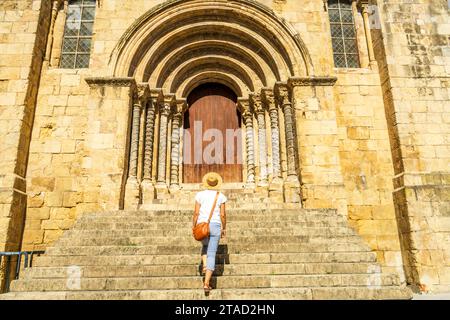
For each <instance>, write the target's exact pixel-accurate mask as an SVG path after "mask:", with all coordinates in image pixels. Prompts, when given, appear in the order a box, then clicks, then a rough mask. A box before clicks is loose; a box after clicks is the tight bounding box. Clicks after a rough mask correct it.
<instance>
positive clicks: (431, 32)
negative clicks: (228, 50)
mask: <svg viewBox="0 0 450 320" xmlns="http://www.w3.org/2000/svg"><path fill="white" fill-rule="evenodd" d="M22 2H23V7H16V5H15V4H14V6H13V5H12V4H11V3H22ZM22 2H20V1H19V2H18V1H11V2H9V1H6V2H2V3H1V4H0V10H5V9H8V10H9V11H6V13H2V12H3V11H0V21H2V22H0V23H1V24H0V37H1V38H0V39H1V41H2V43H1V44H0V45H2V46H5V47H4V50H1V52H2V53H0V89H1V90H0V95H1V99H0V100H1V101H0V108H4V110H6V111H3V112H2V113H1V115H0V121H2V125H1V126H0V130H4V131H0V132H1V134H0V139H6V140H7V141H3V140H0V143H1V145H2V146H3V148H6V146H8V147H7V148H8V149H5V152H3V151H2V159H3V153H4V154H7V155H8V156H11V158H10V159H9V158H6V159H5V166H2V168H1V169H0V170H1V171H0V175H1V177H2V180H1V181H2V182H1V186H2V187H3V189H2V195H1V197H0V200H1V201H3V203H2V211H1V216H0V235H1V236H4V235H7V234H8V236H9V235H10V234H15V235H16V236H19V235H20V234H21V231H20V230H19V229H20V228H21V226H22V224H21V223H17V221H19V220H20V219H21V218H23V213H24V210H25V192H26V194H27V195H28V204H27V217H26V221H25V232H24V238H23V247H22V249H25V250H29V249H34V250H37V249H44V248H45V247H46V246H47V245H49V244H51V243H53V242H54V240H56V239H57V238H58V237H59V236H60V235H61V233H62V232H63V230H67V229H70V228H71V226H72V225H73V223H74V222H75V221H76V219H77V217H79V216H80V215H81V214H83V213H85V212H92V211H98V210H112V209H118V208H119V207H120V199H121V196H122V195H121V194H120V190H121V188H122V186H123V183H124V179H123V178H124V177H123V175H124V172H125V171H126V170H125V168H127V163H126V160H125V159H126V155H127V153H128V148H129V146H128V145H127V144H128V143H129V142H127V141H129V140H130V139H129V135H130V132H128V131H129V128H128V125H129V123H130V121H131V120H130V116H131V115H130V112H131V105H130V103H131V100H132V99H131V94H132V91H133V86H134V84H133V83H132V81H130V80H126V79H123V81H124V82H121V83H115V84H114V85H113V86H112V87H111V86H106V85H105V82H104V81H106V80H105V79H104V80H98V79H97V80H89V81H90V86H89V85H88V83H87V82H86V79H88V78H90V77H106V76H108V75H110V74H111V73H112V72H111V70H110V66H109V61H110V56H111V53H112V51H113V49H114V47H115V46H116V44H117V41H118V40H119V39H120V37H121V36H122V35H123V34H124V32H125V31H126V30H127V29H128V27H129V26H130V25H131V24H132V23H133V22H134V21H135V20H136V19H137V18H138V17H140V16H141V15H142V14H143V13H144V12H146V11H148V10H150V9H151V8H153V7H154V6H155V5H158V4H161V3H162V2H163V1H157V0H154V1H153V0H152V1H148V0H145V1H144V0H135V1H119V0H116V1H114V0H108V1H101V2H100V6H98V7H97V10H96V20H95V24H94V38H93V43H92V51H91V64H90V68H89V69H83V70H65V69H59V68H58V67H57V66H58V60H59V55H60V46H61V37H62V32H63V28H64V19H65V17H64V15H63V14H62V10H61V11H59V14H58V17H57V19H56V21H55V29H54V37H53V47H52V49H51V55H49V52H47V55H49V56H50V57H51V59H50V62H49V63H47V62H46V63H45V64H44V67H43V72H42V75H41V76H40V75H39V72H37V71H38V70H40V69H41V68H40V64H39V63H38V61H40V59H42V55H43V54H45V52H44V51H45V50H43V48H45V47H46V46H45V42H44V40H46V39H45V38H46V37H45V36H40V37H39V38H38V41H37V42H36V46H35V41H34V39H35V35H34V33H35V32H36V29H37V28H38V27H37V17H38V14H39V9H40V6H41V1H31V0H30V1H22ZM259 2H261V3H262V4H265V5H267V6H269V7H271V8H273V10H274V11H275V12H276V13H277V14H278V15H279V16H280V17H282V18H284V19H285V20H286V21H287V22H289V23H290V24H291V25H292V26H293V27H294V28H296V30H297V31H298V32H299V33H300V35H301V38H302V40H303V41H304V42H305V44H306V47H307V48H308V51H309V53H310V55H311V57H312V60H313V65H314V74H315V75H318V76H324V77H327V79H328V80H326V81H325V83H321V84H319V85H317V86H316V87H313V86H310V85H304V84H303V85H300V86H297V85H296V84H295V83H296V81H295V80H293V81H291V83H290V85H291V94H292V96H293V97H292V98H293V103H294V107H295V112H296V118H297V121H296V124H297V127H296V129H297V135H298V141H297V147H298V150H299V152H300V153H299V159H298V166H299V169H300V170H299V171H300V173H301V175H302V183H303V191H304V193H303V194H302V196H303V198H304V204H305V205H306V206H307V207H314V208H324V207H332V208H338V209H339V211H340V212H341V213H343V214H347V213H348V216H349V220H350V222H351V224H352V225H353V226H354V228H355V229H356V230H358V232H359V233H360V234H361V235H362V236H363V237H364V238H365V239H366V241H367V243H368V244H369V245H370V246H371V248H373V249H374V250H376V252H377V253H378V258H379V261H380V262H381V263H382V264H383V265H384V266H385V268H388V269H389V271H395V272H398V273H399V274H402V270H401V266H402V263H405V264H406V265H411V268H409V269H408V270H413V269H414V270H416V269H417V270H418V269H420V271H417V270H416V271H414V272H415V273H414V272H410V274H407V278H408V279H409V280H410V281H412V282H414V279H418V278H420V277H422V275H424V276H423V277H422V278H420V281H421V282H423V283H432V284H436V285H445V284H448V283H449V282H448V281H449V279H448V274H450V272H449V260H450V254H449V250H448V248H449V245H448V234H449V230H450V227H449V224H450V223H449V219H450V218H449V216H448V215H449V213H448V212H449V205H448V201H449V200H448V185H449V179H448V168H447V167H448V160H449V159H448V155H449V152H448V140H447V139H448V131H449V130H448V129H449V128H448V123H449V121H448V118H449V117H448V111H447V113H445V110H448V109H449V108H448V107H449V104H448V88H447V86H448V71H449V70H448V69H446V68H445V66H446V65H450V61H449V59H450V58H449V55H450V53H449V52H447V51H448V49H444V48H443V46H444V45H448V43H447V42H445V41H448V40H445V39H446V38H445V35H448V24H443V23H442V24H438V23H437V22H439V21H442V22H443V21H444V18H445V17H447V19H448V14H447V13H446V7H445V5H444V4H445V3H444V2H445V1H442V3H440V4H434V5H432V6H431V7H428V4H427V3H425V2H424V1H415V2H416V3H415V4H414V5H411V4H408V5H403V6H406V7H408V8H407V9H405V10H406V12H408V14H405V15H404V16H403V14H401V13H397V12H398V10H397V9H398V4H397V2H402V1H397V2H395V1H388V0H385V1H380V5H381V7H380V8H381V9H382V10H381V13H382V17H387V18H386V19H385V20H383V21H384V24H383V32H384V33H385V37H384V39H382V38H381V37H380V33H379V32H378V31H377V30H373V31H372V34H373V37H374V42H375V45H376V49H377V60H378V64H379V69H380V74H379V73H378V69H377V68H372V69H369V68H368V66H369V58H368V53H367V46H366V44H365V37H364V30H363V24H362V18H361V16H360V15H359V14H357V13H355V15H356V28H357V34H358V47H359V51H360V56H361V64H362V68H361V69H354V70H351V71H348V72H343V71H339V69H334V67H333V59H332V49H331V39H330V30H329V23H328V13H327V12H326V11H325V10H324V3H323V1H322V0H314V1H307V2H305V1H304V2H302V3H299V1H297V0H273V1H272V0H261V1H259ZM45 3H46V4H44V2H43V4H42V9H41V10H42V11H41V13H42V14H43V15H44V14H45V15H47V16H49V15H50V9H51V8H50V7H49V5H48V2H45ZM430 3H431V2H430ZM435 3H437V2H435ZM17 5H18V6H20V5H21V4H17ZM403 6H402V7H403ZM20 10H28V11H29V14H27V15H25V14H24V15H22V16H20V14H18V12H21V11H20ZM387 10H389V14H386V11H387ZM408 10H410V11H411V12H414V14H413V13H411V12H409V11H408ZM28 11H27V12H28ZM355 11H356V6H355ZM7 12H9V13H7ZM394 12H395V13H394ZM432 12H435V13H434V14H436V12H438V13H439V12H440V14H441V15H439V14H437V16H436V22H431V15H432ZM446 14H447V15H446ZM33 17H34V18H33ZM111 17H114V19H112V18H111ZM411 17H416V18H417V19H421V20H420V21H422V22H417V21H416V20H414V21H412V22H411V21H410V19H411ZM2 19H3V20H4V21H3V20H2ZM7 19H9V20H11V21H9V20H7ZM33 19H34V20H33ZM405 19H409V20H408V21H410V25H409V26H408V27H405V26H403V24H404V22H405ZM414 19H415V18H414ZM22 20H23V21H22ZM45 21H48V19H47V20H45ZM46 23H47V22H46ZM46 23H42V24H40V27H39V28H41V29H42V30H44V31H45V30H46V28H48V25H46ZM417 23H419V26H418V27H417V26H416V25H417ZM447 23H448V22H447ZM24 26H25V27H24ZM14 28H19V29H20V28H22V29H23V28H25V29H23V30H24V31H23V32H24V34H28V35H27V36H25V35H24V39H25V38H26V39H27V40H26V42H25V43H21V44H20V45H18V44H17V42H18V41H17V39H21V36H20V34H19V37H18V38H17V34H15V35H11V34H10V32H12V31H14V30H15V29H14ZM417 28H419V29H417ZM22 29H20V30H22ZM422 30H424V32H425V33H423V34H422ZM2 31H5V32H2ZM440 33H441V35H439V34H440ZM38 34H39V35H41V32H38ZM44 34H46V31H45V32H43V33H42V35H44ZM24 41H25V40H24ZM383 41H384V42H383ZM416 42H423V43H421V44H418V43H416ZM433 43H434V44H433ZM28 47H29V48H28ZM384 47H386V48H389V50H386V53H387V55H388V58H387V59H384V58H383V50H384ZM33 48H37V49H33ZM26 49H27V50H28V49H29V52H28V53H27V52H23V55H21V56H19V57H20V58H19V59H18V58H17V56H18V55H17V52H15V51H14V50H21V51H20V52H21V53H22V51H24V50H26ZM32 50H35V51H36V54H35V55H33V54H32V52H33V51H32ZM4 52H7V53H9V52H10V53H11V54H9V56H8V54H6V55H5V54H3V53H4ZM12 56H14V58H13V57H12ZM4 57H5V59H6V60H4V59H3V58H4ZM32 57H34V58H33V59H37V60H35V61H34V63H33V64H32V63H31V59H32ZM8 59H9V60H8ZM414 59H416V60H417V61H418V62H415V61H416V60H414ZM3 61H6V63H4V62H3ZM2 63H4V65H3V64H2ZM419 64H420V65H419ZM422 64H425V65H428V69H423V67H422ZM27 65H28V66H31V65H32V66H33V69H31V71H30V68H29V67H24V66H27ZM447 68H448V67H447ZM29 74H31V75H32V77H31V78H29V77H28V75H29ZM33 77H34V78H33ZM332 77H336V78H337V82H336V84H334V83H327V81H329V80H330V79H332ZM27 79H30V80H27ZM380 79H381V80H380ZM285 80H287V79H285ZM102 81H103V82H102ZM28 83H32V84H33V85H32V86H28V87H27V85H28ZM37 84H39V85H37ZM109 85H111V83H109ZM23 86H25V88H26V89H23V91H20V90H19V91H14V90H16V89H14V88H18V87H19V88H22V87H23ZM391 87H392V90H390V88H391ZM28 88H30V89H28ZM31 88H32V89H31ZM37 88H39V92H37V91H38V90H37ZM27 90H28V91H27ZM36 95H37V105H36V116H35V120H34V125H33V128H32V138H31V147H30V157H29V166H28V168H27V167H26V159H27V158H28V155H27V152H25V153H19V154H16V153H17V152H16V153H15V152H14V151H16V150H20V151H26V150H27V149H26V148H21V147H19V146H21V144H20V143H25V145H26V144H27V143H29V141H30V138H29V135H30V134H31V123H32V121H31V119H32V116H31V113H26V112H25V111H24V110H27V108H28V106H34V102H33V101H34V100H33V99H27V98H26V97H28V96H30V97H33V96H36ZM21 99H22V100H21ZM383 99H384V103H383ZM21 101H23V102H21ZM25 101H26V102H25ZM3 103H8V104H7V105H6V104H5V105H1V104H3ZM22 105H23V107H22V109H23V110H22V111H20V110H21V108H20V106H22ZM385 108H386V115H387V118H388V121H387V123H386V115H385ZM12 110H14V113H13V118H14V120H13V121H11V115H9V113H11V112H12ZM18 112H21V113H20V114H19V113H18ZM3 117H5V118H3ZM23 119H26V121H24V122H23V123H24V125H22V124H21V123H22V121H23ZM6 121H7V124H6ZM3 123H4V125H3ZM5 128H7V129H5ZM19 128H20V129H19ZM5 130H6V131H5ZM21 137H23V139H22V140H21ZM27 137H28V138H27ZM389 138H390V141H389ZM14 139H15V140H14ZM14 141H15V142H14ZM21 141H22V142H21ZM397 146H398V147H397ZM391 147H392V149H393V150H394V152H393V153H392V155H391V154H390V150H391ZM11 150H12V151H11ZM392 158H393V159H394V162H392ZM154 160H156V159H154ZM284 160H285V159H284ZM393 163H394V165H393ZM284 165H285V164H284ZM25 172H27V174H26V175H25ZM13 173H15V174H13ZM402 173H405V174H403V175H401V174H402ZM394 174H397V175H399V177H400V179H397V180H396V185H395V187H396V188H398V189H396V193H394V195H395V197H396V207H397V218H398V217H404V218H401V219H400V220H399V222H400V227H401V230H402V232H403V233H402V249H403V250H406V252H408V253H409V254H408V255H406V258H405V257H404V258H403V262H402V257H401V254H400V242H399V239H398V231H397V225H396V220H395V218H396V216H395V210H394V204H393V196H392V192H393V191H394V188H393V183H392V179H393V178H394ZM25 177H26V183H27V188H26V189H25ZM402 178H403V179H404V181H403V180H402ZM15 181H16V182H15ZM13 186H14V190H18V191H13ZM14 192H15V193H14ZM12 194H16V196H15V197H12ZM13 199H14V201H17V203H22V204H21V205H17V206H14V208H16V211H17V213H11V212H12V211H11V210H10V207H11V202H12V201H13ZM419 208H426V210H422V209H420V210H418V209H419ZM417 215H419V216H417ZM11 217H13V218H11ZM10 222H14V223H12V224H10ZM424 225H425V226H427V228H428V229H420V230H426V231H423V232H422V233H421V232H411V231H413V230H415V229H414V228H416V226H417V227H420V228H422V226H424ZM15 228H18V229H17V230H16V229H15ZM7 230H9V231H8V232H7ZM14 230H16V231H14ZM16 238H17V237H16ZM5 239H6V238H5ZM11 239H12V238H11ZM17 239H19V238H17ZM445 239H447V243H446V242H445ZM411 240H413V241H412V242H411ZM3 241H4V242H3ZM8 241H11V240H8ZM17 241H19V242H20V239H19V240H17ZM17 241H16V242H15V243H16V244H17V243H19V242H17ZM2 243H6V240H3V239H0V245H2ZM11 243H12V242H11ZM411 243H413V245H411ZM17 247H18V246H17ZM11 248H12V247H11ZM419 249H420V250H419ZM417 250H419V251H417ZM413 261H418V262H417V263H416V262H413ZM408 270H407V271H408ZM411 279H413V280H411ZM427 279H431V280H427ZM425 280H426V281H425ZM427 281H428V282H427ZM416 282H419V281H418V280H417V281H416Z"/></svg>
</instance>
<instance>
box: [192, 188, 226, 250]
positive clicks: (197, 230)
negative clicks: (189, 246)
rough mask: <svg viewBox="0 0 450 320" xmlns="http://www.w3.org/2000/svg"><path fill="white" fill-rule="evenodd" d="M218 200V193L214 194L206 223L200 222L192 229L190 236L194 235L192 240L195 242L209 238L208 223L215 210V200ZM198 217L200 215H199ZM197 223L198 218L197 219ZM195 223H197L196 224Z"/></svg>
mask: <svg viewBox="0 0 450 320" xmlns="http://www.w3.org/2000/svg"><path fill="white" fill-rule="evenodd" d="M218 198H219V192H217V194H216V198H215V199H214V203H213V206H212V208H211V212H210V214H209V218H208V222H202V223H199V224H196V226H195V227H194V228H193V229H192V234H193V235H194V239H195V240H197V241H202V240H203V239H205V238H206V237H208V236H209V222H210V221H211V218H212V215H213V212H214V209H215V208H216V203H217V199H218ZM199 216H200V214H199ZM197 221H198V217H197ZM196 223H197V222H196Z"/></svg>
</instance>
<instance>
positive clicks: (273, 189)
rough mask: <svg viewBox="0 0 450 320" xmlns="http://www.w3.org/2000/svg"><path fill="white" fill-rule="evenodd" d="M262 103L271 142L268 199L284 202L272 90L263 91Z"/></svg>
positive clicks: (278, 137)
mask: <svg viewBox="0 0 450 320" xmlns="http://www.w3.org/2000/svg"><path fill="white" fill-rule="evenodd" d="M262 98H263V103H264V104H265V107H266V109H268V110H269V117H270V136H271V142H272V167H273V172H272V175H273V177H272V180H271V181H270V185H269V197H271V198H274V199H277V200H278V201H279V202H283V201H284V197H283V178H282V175H281V156H280V122H279V113H278V106H277V105H276V104H275V97H274V94H273V91H272V90H263V96H262Z"/></svg>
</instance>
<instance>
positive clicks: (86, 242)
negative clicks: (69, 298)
mask: <svg viewBox="0 0 450 320" xmlns="http://www.w3.org/2000/svg"><path fill="white" fill-rule="evenodd" d="M191 234H192V231H191V230H190V229H188V230H186V232H185V235H184V236H173V237H165V236H163V237H160V236H159V234H156V235H151V234H149V235H148V236H146V237H127V236H122V237H106V238H102V237H100V236H99V237H85V238H79V237H69V238H61V239H60V240H58V241H57V242H56V243H55V246H112V245H117V246H146V245H176V244H179V243H183V244H185V245H188V244H190V245H192V246H195V245H197V244H199V241H196V240H195V239H194V238H193V237H192V236H191ZM330 241H331V242H335V243H348V244H353V243H355V244H359V243H361V239H360V238H359V237H358V236H356V235H353V236H351V235H342V236H339V235H333V236H331V235H313V236H311V235H275V236H274V235H263V236H260V235H258V236H256V235H254V236H241V235H236V234H235V235H234V236H233V237H226V238H225V239H221V243H222V244H224V245H225V244H226V245H229V246H230V247H232V246H234V245H235V244H241V243H252V242H254V243H258V244H260V245H261V244H267V245H271V244H273V243H282V244H291V243H292V244H297V243H299V244H302V243H305V244H306V243H309V244H321V243H325V244H326V243H329V242H330Z"/></svg>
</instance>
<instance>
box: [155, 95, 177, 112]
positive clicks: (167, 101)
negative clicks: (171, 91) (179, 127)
mask: <svg viewBox="0 0 450 320" xmlns="http://www.w3.org/2000/svg"><path fill="white" fill-rule="evenodd" d="M174 104H175V96H174V95H165V96H164V98H163V99H162V100H161V101H160V103H159V112H161V115H163V116H166V117H167V116H169V115H170V113H171V112H172V110H173V105H174Z"/></svg>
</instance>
